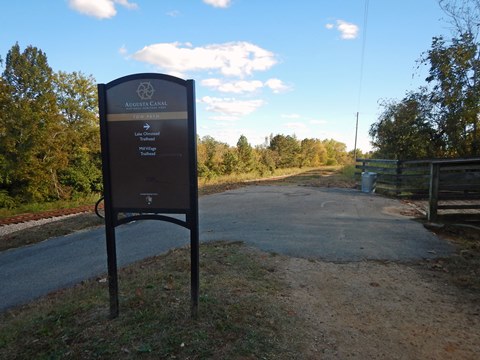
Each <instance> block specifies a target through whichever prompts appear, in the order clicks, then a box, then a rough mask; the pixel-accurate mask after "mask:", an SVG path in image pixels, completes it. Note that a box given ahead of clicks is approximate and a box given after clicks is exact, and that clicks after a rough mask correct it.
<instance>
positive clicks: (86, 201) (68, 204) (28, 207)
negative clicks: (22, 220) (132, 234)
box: [0, 194, 101, 218]
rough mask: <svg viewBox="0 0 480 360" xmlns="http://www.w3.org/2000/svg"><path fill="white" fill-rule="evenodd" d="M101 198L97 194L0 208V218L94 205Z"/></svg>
mask: <svg viewBox="0 0 480 360" xmlns="http://www.w3.org/2000/svg"><path fill="white" fill-rule="evenodd" d="M100 197H101V195H99V194H92V195H90V196H86V197H84V198H81V199H76V200H69V201H66V200H59V201H52V202H46V203H32V204H23V205H20V206H17V207H14V208H12V209H7V208H0V218H6V217H11V216H14V215H19V214H28V213H39V212H43V211H50V210H58V209H71V208H75V207H79V206H84V205H92V206H93V205H94V204H95V203H96V202H97V200H98V199H99V198H100Z"/></svg>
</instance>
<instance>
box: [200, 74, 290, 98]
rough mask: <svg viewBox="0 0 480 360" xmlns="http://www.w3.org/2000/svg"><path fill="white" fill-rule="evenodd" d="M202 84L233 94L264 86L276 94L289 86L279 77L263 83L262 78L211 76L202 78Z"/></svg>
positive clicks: (251, 90) (250, 91)
mask: <svg viewBox="0 0 480 360" xmlns="http://www.w3.org/2000/svg"><path fill="white" fill-rule="evenodd" d="M201 84H202V85H203V86H205V87H208V88H211V89H214V90H217V91H220V92H224V93H233V94H245V93H252V92H255V91H257V90H259V89H261V88H263V87H268V88H270V89H271V90H272V91H273V92H274V93H275V94H278V93H280V92H282V91H286V90H288V86H286V85H285V84H284V83H283V82H282V81H281V80H279V79H269V80H267V81H266V82H265V83H263V82H261V81H260V80H249V81H247V80H239V81H224V80H221V79H215V78H209V79H205V80H202V82H201Z"/></svg>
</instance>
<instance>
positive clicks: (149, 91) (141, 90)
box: [137, 81, 155, 100]
mask: <svg viewBox="0 0 480 360" xmlns="http://www.w3.org/2000/svg"><path fill="white" fill-rule="evenodd" d="M154 92H155V89H154V88H153V86H152V84H150V81H145V82H141V83H140V84H139V85H138V88H137V94H138V97H139V98H140V99H142V100H150V99H151V98H152V96H153V93H154Z"/></svg>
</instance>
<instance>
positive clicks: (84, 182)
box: [54, 71, 102, 194]
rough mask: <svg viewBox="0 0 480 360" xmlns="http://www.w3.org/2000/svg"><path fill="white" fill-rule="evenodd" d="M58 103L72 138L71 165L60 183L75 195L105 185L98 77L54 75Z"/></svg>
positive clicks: (61, 176)
mask: <svg viewBox="0 0 480 360" xmlns="http://www.w3.org/2000/svg"><path fill="white" fill-rule="evenodd" d="M54 84H55V94H56V99H57V106H58V109H59V111H60V113H61V115H62V126H63V128H64V131H65V135H66V136H67V137H68V139H69V140H68V143H67V144H66V147H67V148H68V150H67V154H68V167H67V168H66V169H65V170H63V171H62V172H61V174H60V182H61V183H62V184H63V185H65V186H67V187H69V188H70V189H72V191H73V192H74V194H88V193H91V192H98V191H100V190H101V188H102V173H101V154H100V130H99V125H98V119H97V114H98V108H97V104H98V101H97V89H96V84H95V79H94V78H93V77H92V76H85V75H83V74H82V73H78V72H73V73H66V72H62V71H59V72H58V73H57V74H56V75H55V77H54Z"/></svg>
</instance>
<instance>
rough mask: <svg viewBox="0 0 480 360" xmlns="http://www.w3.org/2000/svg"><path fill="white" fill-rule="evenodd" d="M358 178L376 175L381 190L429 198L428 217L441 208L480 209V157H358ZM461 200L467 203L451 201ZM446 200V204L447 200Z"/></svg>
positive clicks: (382, 191) (408, 196) (377, 185)
mask: <svg viewBox="0 0 480 360" xmlns="http://www.w3.org/2000/svg"><path fill="white" fill-rule="evenodd" d="M355 167H356V169H357V172H356V177H357V180H358V181H359V182H360V183H361V182H362V179H363V175H362V174H363V173H364V172H370V173H371V172H373V173H375V174H376V182H375V190H376V191H377V192H379V193H382V194H386V195H390V196H395V197H403V198H410V199H428V200H429V209H428V219H429V220H430V221H434V220H435V219H436V218H437V213H438V210H439V209H459V210H460V209H480V203H479V202H478V201H472V200H480V158H471V159H429V160H415V161H401V160H386V159H357V164H356V166H355ZM451 200H461V201H465V202H464V203H458V202H457V203H452V202H451ZM445 202H447V203H445Z"/></svg>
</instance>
